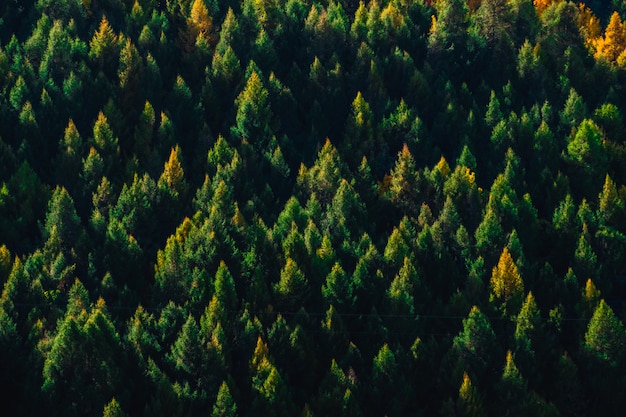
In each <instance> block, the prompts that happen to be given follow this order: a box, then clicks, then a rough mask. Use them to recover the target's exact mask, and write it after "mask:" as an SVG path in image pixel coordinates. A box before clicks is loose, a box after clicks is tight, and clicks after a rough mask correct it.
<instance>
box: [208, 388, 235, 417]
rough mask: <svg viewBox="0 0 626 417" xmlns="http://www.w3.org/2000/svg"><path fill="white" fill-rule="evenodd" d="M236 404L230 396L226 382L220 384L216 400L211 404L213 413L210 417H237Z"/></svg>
mask: <svg viewBox="0 0 626 417" xmlns="http://www.w3.org/2000/svg"><path fill="white" fill-rule="evenodd" d="M237 416H238V414H237V404H236V403H235V401H234V400H233V397H232V395H231V394H230V389H229V388H228V384H226V381H223V382H222V385H220V389H219V391H218V392H217V399H216V400H215V404H213V412H212V413H211V417H237Z"/></svg>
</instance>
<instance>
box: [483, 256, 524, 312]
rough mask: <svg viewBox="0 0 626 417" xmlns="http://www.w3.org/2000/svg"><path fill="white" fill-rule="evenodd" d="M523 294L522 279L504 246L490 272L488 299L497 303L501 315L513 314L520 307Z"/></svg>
mask: <svg viewBox="0 0 626 417" xmlns="http://www.w3.org/2000/svg"><path fill="white" fill-rule="evenodd" d="M523 295H524V281H523V280H522V276H521V275H520V273H519V271H518V269H517V265H515V262H513V258H512V257H511V254H510V253H509V250H508V249H507V248H506V247H505V248H504V249H503V250H502V254H501V255H500V260H499V261H498V264H497V265H496V266H494V267H493V271H492V273H491V280H490V296H489V300H490V301H491V302H495V303H498V304H499V308H500V309H501V311H502V314H503V315H505V316H507V315H514V314H517V312H518V311H519V308H520V307H521V304H522V298H523Z"/></svg>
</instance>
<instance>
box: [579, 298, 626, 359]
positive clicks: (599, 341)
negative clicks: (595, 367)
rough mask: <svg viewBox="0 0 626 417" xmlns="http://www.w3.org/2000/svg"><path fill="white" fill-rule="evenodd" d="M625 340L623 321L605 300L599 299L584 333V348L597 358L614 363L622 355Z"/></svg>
mask: <svg viewBox="0 0 626 417" xmlns="http://www.w3.org/2000/svg"><path fill="white" fill-rule="evenodd" d="M625 341H626V333H625V331H624V325H623V323H622V322H621V321H620V320H619V319H618V318H617V317H616V316H615V313H613V310H612V309H611V307H609V305H608V304H607V303H606V301H604V300H603V299H602V300H600V304H598V307H596V309H595V311H594V312H593V316H592V317H591V320H590V321H589V326H588V327H587V333H585V349H586V350H587V351H588V352H590V353H591V354H592V355H593V356H595V357H597V358H598V359H601V360H603V361H606V362H608V363H610V364H613V365H615V364H616V363H617V362H618V361H620V360H621V359H622V357H623V346H624V343H625Z"/></svg>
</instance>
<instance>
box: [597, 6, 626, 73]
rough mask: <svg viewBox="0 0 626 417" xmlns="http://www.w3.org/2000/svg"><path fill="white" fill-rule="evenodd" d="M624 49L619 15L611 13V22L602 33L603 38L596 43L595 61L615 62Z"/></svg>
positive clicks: (622, 30)
mask: <svg viewBox="0 0 626 417" xmlns="http://www.w3.org/2000/svg"><path fill="white" fill-rule="evenodd" d="M625 49H626V33H625V32H624V24H623V22H622V19H621V18H620V17H619V13H617V12H613V14H612V15H611V20H610V21H609V24H608V25H607V27H606V29H605V31H604V37H600V38H599V39H598V41H597V43H596V54H595V58H596V59H606V60H607V61H609V62H611V63H615V62H617V58H618V57H619V56H620V55H621V54H622V52H624V50H625Z"/></svg>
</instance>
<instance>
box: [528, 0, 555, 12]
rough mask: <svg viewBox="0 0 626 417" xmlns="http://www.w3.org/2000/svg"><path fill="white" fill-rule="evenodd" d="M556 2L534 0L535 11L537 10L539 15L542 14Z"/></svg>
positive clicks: (553, 0) (551, 0)
mask: <svg viewBox="0 0 626 417" xmlns="http://www.w3.org/2000/svg"><path fill="white" fill-rule="evenodd" d="M556 1H557V0H533V4H534V5H535V9H537V14H541V13H543V12H544V10H546V9H547V8H548V7H549V6H550V5H551V4H552V3H554V2H556Z"/></svg>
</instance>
